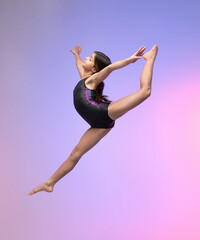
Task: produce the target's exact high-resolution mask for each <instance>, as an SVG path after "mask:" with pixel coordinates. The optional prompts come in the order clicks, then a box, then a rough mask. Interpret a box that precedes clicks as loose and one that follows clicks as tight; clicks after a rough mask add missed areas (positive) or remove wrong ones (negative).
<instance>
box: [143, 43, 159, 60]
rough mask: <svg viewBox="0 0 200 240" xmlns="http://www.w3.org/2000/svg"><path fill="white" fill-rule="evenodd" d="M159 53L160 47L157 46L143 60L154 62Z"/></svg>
mask: <svg viewBox="0 0 200 240" xmlns="http://www.w3.org/2000/svg"><path fill="white" fill-rule="evenodd" d="M157 52H158V45H157V44H155V45H154V46H153V47H152V49H151V50H150V51H149V52H147V53H145V54H144V55H143V58H144V59H145V60H153V61H154V60H155V58H156V55H157Z"/></svg>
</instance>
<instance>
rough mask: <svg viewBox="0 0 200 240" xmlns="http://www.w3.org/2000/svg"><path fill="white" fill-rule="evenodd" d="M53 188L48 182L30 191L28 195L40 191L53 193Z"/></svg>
mask: <svg viewBox="0 0 200 240" xmlns="http://www.w3.org/2000/svg"><path fill="white" fill-rule="evenodd" d="M53 187H54V185H53V184H52V183H49V182H48V181H46V182H44V183H42V184H40V185H39V186H37V187H36V188H34V189H33V190H32V191H30V192H29V194H28V195H32V194H35V193H37V192H40V191H46V192H53Z"/></svg>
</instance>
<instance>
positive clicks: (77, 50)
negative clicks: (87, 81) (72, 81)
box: [70, 45, 84, 78]
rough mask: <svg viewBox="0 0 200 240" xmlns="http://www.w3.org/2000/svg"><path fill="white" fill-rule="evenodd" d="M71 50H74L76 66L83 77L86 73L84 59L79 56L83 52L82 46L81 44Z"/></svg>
mask: <svg viewBox="0 0 200 240" xmlns="http://www.w3.org/2000/svg"><path fill="white" fill-rule="evenodd" d="M70 52H72V53H73V54H74V55H75V58H76V67H77V69H78V72H79V75H80V77H81V78H82V76H83V73H84V69H83V67H82V63H83V61H82V60H81V58H80V56H79V54H80V53H81V47H80V46H79V45H77V46H76V47H75V48H74V49H73V50H70Z"/></svg>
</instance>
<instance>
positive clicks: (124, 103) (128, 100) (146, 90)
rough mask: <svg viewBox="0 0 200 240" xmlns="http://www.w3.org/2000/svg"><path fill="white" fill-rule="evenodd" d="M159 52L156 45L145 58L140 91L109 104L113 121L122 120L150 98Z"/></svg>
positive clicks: (109, 113)
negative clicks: (154, 66)
mask: <svg viewBox="0 0 200 240" xmlns="http://www.w3.org/2000/svg"><path fill="white" fill-rule="evenodd" d="M157 51H158V46H157V45H154V46H153V48H152V49H151V50H150V51H149V52H147V53H145V54H144V56H143V58H144V59H145V60H146V64H145V66H144V68H143V71H142V75H141V78H140V90H139V91H137V92H135V93H132V94H130V95H128V96H126V97H124V98H121V99H119V100H117V101H115V102H112V103H110V104H109V106H108V115H109V116H110V118H111V119H113V120H116V119H117V118H120V117H121V116H123V115H124V114H125V113H127V112H128V111H129V110H131V109H133V108H134V107H136V106H137V105H139V104H140V103H142V102H143V101H144V100H145V99H147V98H148V97H149V96H150V94H151V82H152V75H153V65H154V61H155V58H156V55H157Z"/></svg>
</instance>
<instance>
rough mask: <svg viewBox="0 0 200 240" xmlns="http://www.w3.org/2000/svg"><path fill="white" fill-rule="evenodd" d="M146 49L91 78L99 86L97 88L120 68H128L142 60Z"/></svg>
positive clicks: (109, 66)
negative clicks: (129, 65)
mask: <svg viewBox="0 0 200 240" xmlns="http://www.w3.org/2000/svg"><path fill="white" fill-rule="evenodd" d="M145 49H146V47H143V46H142V47H141V48H140V49H139V50H138V51H137V52H136V53H134V54H133V55H132V56H131V57H129V58H126V59H124V60H121V61H117V62H114V63H112V64H110V65H108V66H107V67H105V68H104V69H102V70H101V71H100V72H97V73H95V74H93V75H92V76H91V77H92V78H93V80H95V83H96V84H97V86H98V85H99V83H101V82H102V81H103V80H104V79H106V78H107V76H108V75H109V74H110V73H111V72H112V71H114V70H116V69H119V68H123V67H125V66H127V65H128V64H130V63H134V62H136V61H137V60H138V59H140V58H141V56H142V55H143V54H144V51H145Z"/></svg>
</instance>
